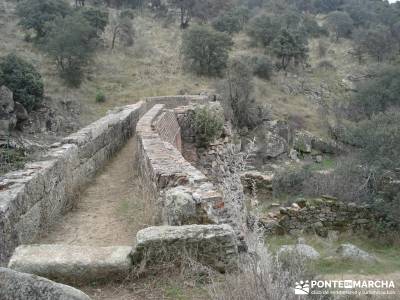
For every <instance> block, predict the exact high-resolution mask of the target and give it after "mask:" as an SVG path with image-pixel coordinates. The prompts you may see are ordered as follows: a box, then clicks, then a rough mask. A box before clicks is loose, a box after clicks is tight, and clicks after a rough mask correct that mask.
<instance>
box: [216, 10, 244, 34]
mask: <svg viewBox="0 0 400 300" xmlns="http://www.w3.org/2000/svg"><path fill="white" fill-rule="evenodd" d="M249 15H250V11H249V10H248V9H247V8H245V7H238V8H235V9H233V10H230V11H228V12H227V13H225V14H222V15H220V16H219V17H218V18H217V19H216V20H215V21H214V22H213V27H214V28H215V29H216V30H218V31H222V32H228V33H230V34H232V33H234V32H239V31H240V30H242V29H243V26H244V25H245V24H246V22H247V21H248V19H249Z"/></svg>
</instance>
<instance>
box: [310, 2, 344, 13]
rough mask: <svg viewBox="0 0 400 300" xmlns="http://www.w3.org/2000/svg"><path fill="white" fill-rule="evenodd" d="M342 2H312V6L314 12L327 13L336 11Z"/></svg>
mask: <svg viewBox="0 0 400 300" xmlns="http://www.w3.org/2000/svg"><path fill="white" fill-rule="evenodd" d="M343 2H344V1H343V0H314V1H313V6H314V9H315V10H316V12H319V13H329V12H331V11H335V10H338V9H339V8H340V6H341V5H342V4H343Z"/></svg>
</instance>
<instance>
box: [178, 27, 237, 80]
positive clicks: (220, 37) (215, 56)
mask: <svg viewBox="0 0 400 300" xmlns="http://www.w3.org/2000/svg"><path fill="white" fill-rule="evenodd" d="M232 45H233V42H232V39H231V38H230V36H229V35H228V34H226V33H223V32H218V31H215V30H214V29H212V28H211V27H209V26H199V25H195V26H192V27H191V28H190V29H189V30H188V31H187V32H185V33H184V35H183V43H182V53H183V55H184V58H185V61H186V62H187V63H188V64H189V65H190V68H191V69H192V70H193V71H194V72H196V73H197V74H200V75H208V76H215V75H220V74H221V72H222V71H223V70H224V69H225V67H226V65H227V61H228V56H229V50H230V49H231V47H232Z"/></svg>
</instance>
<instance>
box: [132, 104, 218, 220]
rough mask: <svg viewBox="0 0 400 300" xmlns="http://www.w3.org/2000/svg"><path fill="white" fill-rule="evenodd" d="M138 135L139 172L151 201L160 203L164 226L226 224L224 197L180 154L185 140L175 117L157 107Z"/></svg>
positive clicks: (146, 118) (143, 121)
mask: <svg viewBox="0 0 400 300" xmlns="http://www.w3.org/2000/svg"><path fill="white" fill-rule="evenodd" d="M136 132H137V139H138V147H139V149H138V151H137V153H138V155H139V162H140V170H139V171H140V174H141V176H142V178H143V179H144V181H145V183H146V186H147V187H148V189H149V190H148V192H149V193H150V194H151V195H152V197H151V198H152V199H153V200H154V201H157V202H158V207H160V212H159V213H160V217H159V221H160V223H164V224H168V225H184V224H220V223H223V222H222V220H221V215H222V211H223V209H224V202H223V197H222V194H221V193H220V192H219V191H218V190H217V188H216V187H215V186H214V185H213V184H212V183H211V182H210V181H209V180H208V178H207V177H206V176H205V175H204V174H203V173H202V172H201V171H199V170H198V169H196V168H195V167H194V166H192V165H191V164H190V163H189V162H188V161H186V160H185V158H184V157H183V156H182V154H181V152H180V151H179V150H180V149H179V148H180V140H181V137H180V129H179V125H178V123H177V120H176V116H175V113H174V112H172V111H170V110H166V109H165V106H164V105H163V104H157V105H155V106H154V107H153V108H152V109H150V110H149V111H148V112H147V113H146V114H145V115H144V116H143V117H142V118H141V119H140V121H139V123H138V125H137V129H136ZM177 141H178V142H177Z"/></svg>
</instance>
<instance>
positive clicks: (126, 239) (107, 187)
mask: <svg viewBox="0 0 400 300" xmlns="http://www.w3.org/2000/svg"><path fill="white" fill-rule="evenodd" d="M135 143H136V142H135V139H134V138H132V139H130V140H129V141H128V143H127V145H126V146H125V147H124V148H123V149H121V151H119V152H118V153H117V154H116V155H115V157H114V158H113V159H111V161H110V162H109V163H108V164H107V166H106V167H105V168H104V169H103V170H102V171H100V172H99V174H98V175H97V176H96V178H95V180H94V181H93V182H92V183H91V184H90V185H89V186H88V187H87V188H86V190H85V191H84V192H83V193H82V195H81V197H80V199H79V201H77V205H76V207H75V208H74V209H73V210H72V211H71V212H69V213H67V214H66V215H65V216H63V217H62V218H61V220H60V222H59V223H58V224H56V225H54V226H52V228H51V231H50V232H49V233H48V234H47V235H45V236H43V237H41V238H40V239H39V240H38V241H36V243H40V244H55V243H58V244H70V245H87V246H111V245H133V243H134V241H135V237H136V233H137V231H138V230H140V229H142V228H144V227H147V226H148V221H147V220H149V219H150V218H147V217H146V216H149V214H148V213H147V212H148V209H147V207H146V201H145V199H144V198H143V197H142V193H141V189H140V184H139V180H138V178H137V177H136V176H135V175H134V173H135V172H134V170H135V165H134V154H135V151H136V145H135Z"/></svg>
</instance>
